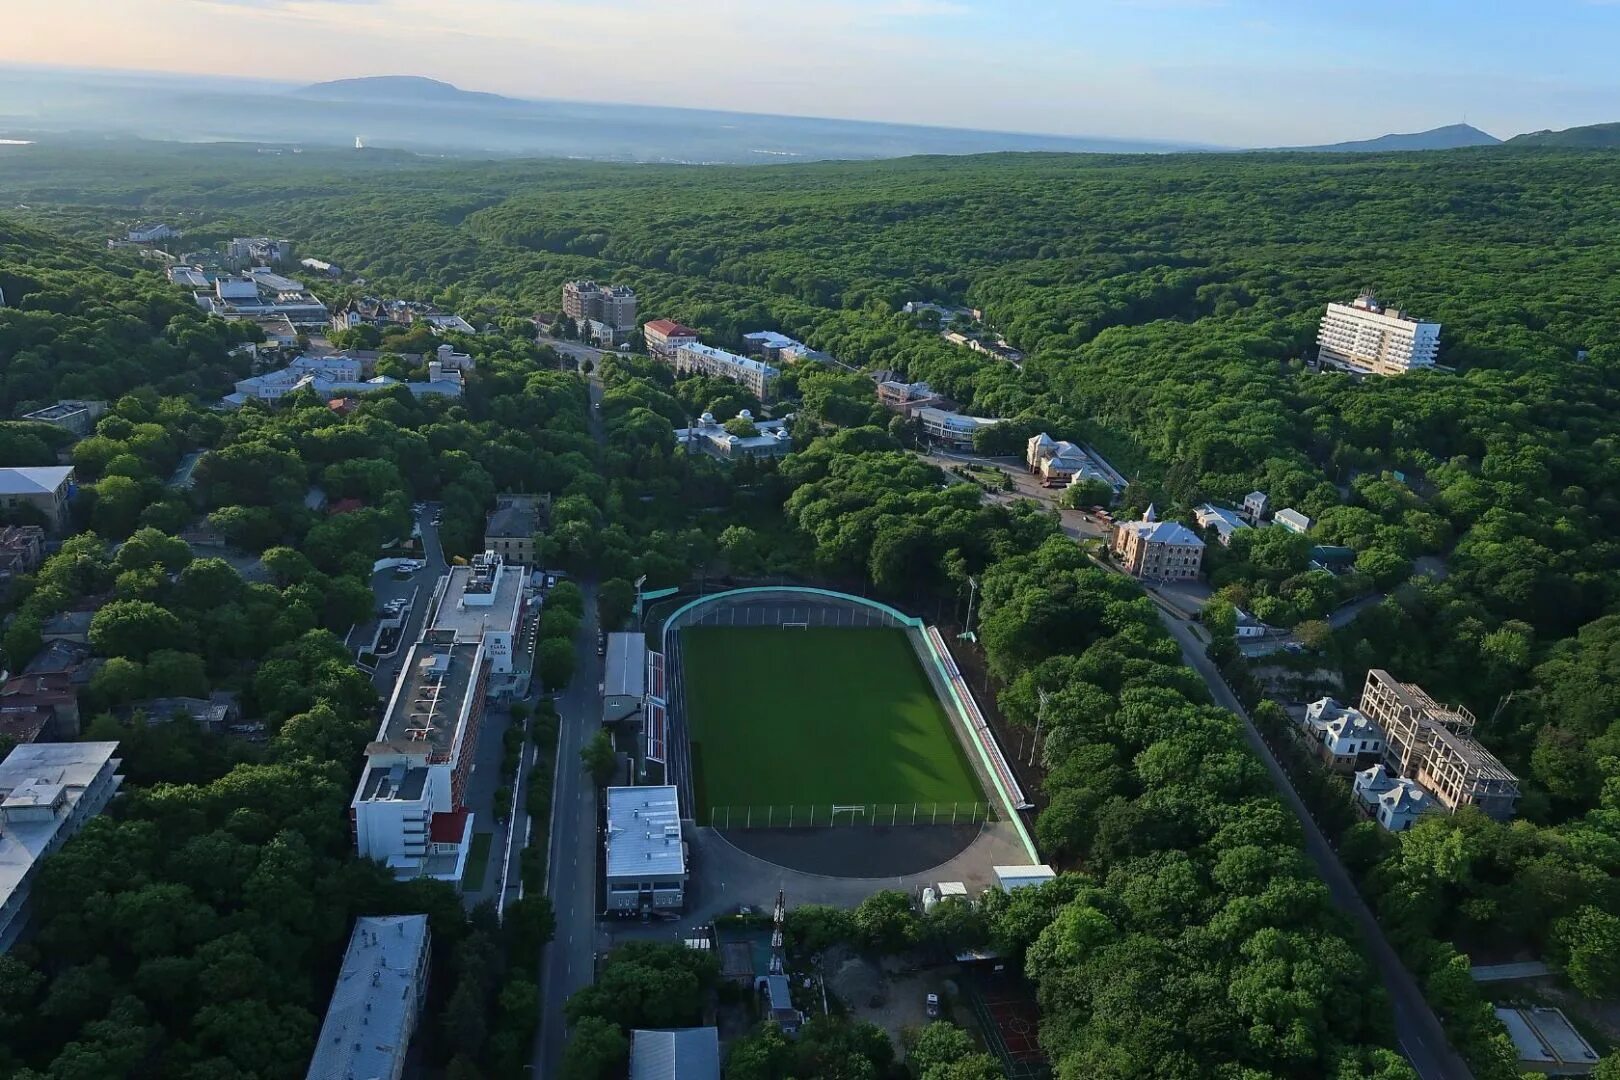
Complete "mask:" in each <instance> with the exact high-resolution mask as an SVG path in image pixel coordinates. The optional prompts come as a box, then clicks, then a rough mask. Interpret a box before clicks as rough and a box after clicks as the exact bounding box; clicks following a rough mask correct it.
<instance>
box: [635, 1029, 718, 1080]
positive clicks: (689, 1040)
mask: <svg viewBox="0 0 1620 1080" xmlns="http://www.w3.org/2000/svg"><path fill="white" fill-rule="evenodd" d="M630 1080H720V1031H719V1029H718V1028H712V1027H701V1028H677V1029H674V1030H668V1031H647V1030H644V1029H641V1028H637V1029H636V1030H635V1031H633V1032H631V1043H630Z"/></svg>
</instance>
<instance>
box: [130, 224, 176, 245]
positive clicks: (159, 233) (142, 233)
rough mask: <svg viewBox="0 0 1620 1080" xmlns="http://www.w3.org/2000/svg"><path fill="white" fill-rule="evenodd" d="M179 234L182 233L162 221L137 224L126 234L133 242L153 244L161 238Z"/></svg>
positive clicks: (165, 238)
mask: <svg viewBox="0 0 1620 1080" xmlns="http://www.w3.org/2000/svg"><path fill="white" fill-rule="evenodd" d="M178 235H180V234H179V233H177V232H175V231H174V230H173V229H171V228H169V227H168V226H167V225H165V224H163V223H162V222H160V221H159V222H152V223H150V224H142V225H137V226H135V227H134V228H133V229H130V230H129V232H127V233H125V234H124V236H125V238H126V239H128V241H129V242H130V243H131V244H153V243H156V242H157V241H159V240H167V239H169V238H170V237H172V236H178Z"/></svg>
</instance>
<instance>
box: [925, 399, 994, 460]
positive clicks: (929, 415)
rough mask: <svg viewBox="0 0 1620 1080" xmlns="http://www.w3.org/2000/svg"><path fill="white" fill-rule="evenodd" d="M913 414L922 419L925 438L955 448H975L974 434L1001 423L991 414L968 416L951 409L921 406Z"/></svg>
mask: <svg viewBox="0 0 1620 1080" xmlns="http://www.w3.org/2000/svg"><path fill="white" fill-rule="evenodd" d="M912 415H914V416H916V417H917V418H918V419H919V420H921V421H922V428H923V438H925V439H927V440H928V441H929V442H931V443H942V444H944V445H945V446H948V447H950V448H951V449H953V450H971V449H973V436H974V435H975V434H977V433H978V432H980V431H983V430H984V429H986V428H993V427H995V426H996V425H997V424H999V423H1001V421H1000V420H999V419H996V418H993V417H989V416H968V415H966V414H965V413H959V412H951V411H950V410H949V409H935V408H921V409H918V410H916V411H915V412H914V413H913V414H912Z"/></svg>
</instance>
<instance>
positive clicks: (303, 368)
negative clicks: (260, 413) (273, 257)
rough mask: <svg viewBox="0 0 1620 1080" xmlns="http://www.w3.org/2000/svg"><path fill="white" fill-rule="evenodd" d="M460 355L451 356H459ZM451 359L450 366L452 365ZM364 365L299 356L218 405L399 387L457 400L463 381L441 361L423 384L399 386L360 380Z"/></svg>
mask: <svg viewBox="0 0 1620 1080" xmlns="http://www.w3.org/2000/svg"><path fill="white" fill-rule="evenodd" d="M459 355H460V354H455V356H459ZM454 362H455V360H454V357H452V363H454ZM366 366H367V365H366V363H365V361H363V360H361V359H360V358H358V357H354V356H348V355H338V356H300V357H298V358H297V359H295V360H294V361H293V362H292V363H290V364H288V365H287V366H286V367H284V368H281V369H279V370H277V371H267V372H265V373H264V374H262V375H254V376H252V377H250V378H246V379H241V380H239V381H238V382H237V383H236V392H235V393H232V394H227V395H225V397H224V398H222V399H220V404H221V405H223V406H225V407H226V408H233V409H234V408H240V407H241V406H243V405H245V404H247V403H248V402H249V401H257V402H259V403H261V404H265V405H274V404H275V403H277V402H279V401H280V400H281V399H282V398H284V397H286V396H287V395H289V394H293V393H296V392H297V391H300V390H309V391H312V392H313V393H315V394H316V395H318V396H320V397H323V398H326V399H327V400H331V399H332V398H334V397H344V396H347V395H351V394H363V393H367V392H370V391H373V390H386V389H388V388H389V387H392V386H403V387H405V389H407V390H409V391H410V392H411V394H412V395H413V396H414V397H419V398H420V397H460V396H461V395H462V392H463V390H464V389H465V385H466V384H465V380H464V379H463V378H462V375H461V372H460V371H459V370H454V369H447V368H446V367H445V365H444V363H443V362H442V361H441V360H438V359H433V360H429V361H428V362H427V380H426V381H417V380H412V381H409V382H401V381H400V380H399V379H396V378H393V377H392V376H389V375H373V376H371V377H370V378H366V377H364V376H363V371H364V370H365V368H366Z"/></svg>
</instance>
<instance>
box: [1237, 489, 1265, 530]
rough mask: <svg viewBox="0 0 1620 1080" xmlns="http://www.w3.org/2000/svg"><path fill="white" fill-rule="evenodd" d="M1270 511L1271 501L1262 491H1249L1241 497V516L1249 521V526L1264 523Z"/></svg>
mask: <svg viewBox="0 0 1620 1080" xmlns="http://www.w3.org/2000/svg"><path fill="white" fill-rule="evenodd" d="M1270 509H1271V499H1270V497H1269V496H1267V495H1266V493H1265V492H1263V491H1251V492H1249V493H1248V494H1247V495H1245V496H1243V516H1244V517H1245V518H1247V519H1248V520H1249V524H1250V525H1258V524H1260V523H1261V522H1262V521H1264V520H1265V518H1266V514H1267V512H1269V511H1270Z"/></svg>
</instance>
